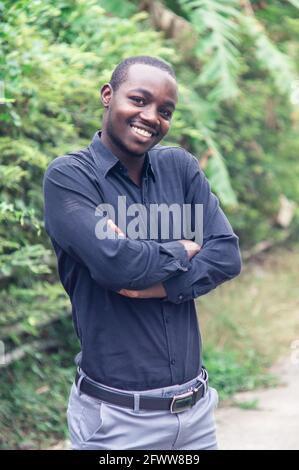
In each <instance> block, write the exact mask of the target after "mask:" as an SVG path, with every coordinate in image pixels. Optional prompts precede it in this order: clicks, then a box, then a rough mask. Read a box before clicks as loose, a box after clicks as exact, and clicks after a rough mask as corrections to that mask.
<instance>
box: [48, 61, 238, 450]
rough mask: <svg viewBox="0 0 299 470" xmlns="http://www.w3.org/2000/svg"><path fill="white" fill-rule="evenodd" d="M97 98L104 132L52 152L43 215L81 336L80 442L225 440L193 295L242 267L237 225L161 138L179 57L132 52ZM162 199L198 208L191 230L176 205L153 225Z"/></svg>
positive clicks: (203, 445)
mask: <svg viewBox="0 0 299 470" xmlns="http://www.w3.org/2000/svg"><path fill="white" fill-rule="evenodd" d="M101 99H102V103H103V106H104V108H105V111H104V117H103V122H102V130H101V132H98V133H96V134H95V136H94V138H93V140H92V142H91V144H90V146H89V147H87V148H85V149H83V150H81V151H79V152H73V153H70V154H68V155H65V156H63V157H59V158H56V159H55V160H54V161H53V162H51V164H50V165H49V167H48V169H47V171H46V174H45V178H44V197H45V226H46V230H47V233H48V234H49V236H50V238H51V241H52V244H53V247H54V249H55V252H56V255H57V258H58V269H59V275H60V279H61V282H62V284H63V286H64V288H65V290H66V292H67V293H68V295H69V297H70V300H71V303H72V314H73V321H74V326H75V329H76V333H77V335H78V337H79V339H80V343H81V349H82V353H81V354H80V355H79V356H78V360H77V364H78V371H77V374H76V380H75V383H74V385H73V387H72V390H71V395H70V400H69V406H68V424H69V429H70V435H71V441H72V447H73V449H96V450H100V449H110V450H113V449H120V450H123V449H197V450H198V449H216V448H217V443H216V437H215V424H214V418H213V411H214V407H215V406H216V403H217V392H216V390H214V389H212V388H211V387H209V386H208V381H207V372H206V370H205V369H204V368H203V366H202V357H201V340H200V333H199V328H198V323H197V317H196V310H195V304H194V299H195V298H196V297H198V296H200V295H204V294H206V293H207V292H209V291H210V290H211V289H214V288H215V287H217V285H219V284H221V283H222V282H224V281H226V280H228V279H231V278H233V277H234V276H236V275H238V274H239V272H240V265H241V263H240V253H239V248H238V238H237V237H236V235H234V233H233V231H232V228H231V226H230V224H229V222H228V221H227V219H226V217H225V215H224V214H223V212H222V210H221V209H220V208H219V204H218V200H217V198H216V197H215V196H214V195H213V194H212V193H211V191H210V186H209V184H208V182H207V180H206V178H205V177H204V175H203V172H202V171H201V170H200V168H199V165H198V161H197V160H196V158H195V157H193V156H192V155H190V154H189V153H188V152H186V151H185V150H183V149H181V148H178V147H163V146H159V145H157V144H158V143H159V141H160V140H161V139H162V138H163V137H164V136H165V135H166V134H167V132H168V130H169V128H170V123H171V118H172V115H173V112H174V109H175V106H176V103H177V84H176V79H175V75H174V72H173V70H172V68H171V67H170V66H169V65H168V64H166V63H165V62H163V61H161V60H159V59H156V58H152V57H148V56H138V57H131V58H128V59H126V60H125V61H123V62H122V63H121V64H119V65H118V66H117V67H116V69H115V70H114V72H113V74H112V77H111V81H110V83H108V84H105V85H104V86H103V87H102V90H101ZM161 204H164V206H163V207H164V208H165V207H170V206H171V207H172V208H173V207H175V208H178V207H179V208H182V207H183V206H184V207H185V206H186V207H187V206H188V207H189V208H190V207H191V212H190V214H191V225H190V227H189V232H188V233H190V235H188V234H187V236H186V235H185V232H184V231H183V230H180V229H182V226H183V225H184V224H183V223H182V219H180V217H179V214H177V213H176V214H175V211H174V212H173V213H172V214H168V215H169V217H168V220H166V218H165V217H164V216H162V217H161V214H160V217H159V214H158V218H156V220H154V222H153V220H152V219H153V217H151V218H150V222H151V225H152V226H153V228H152V227H151V228H150V227H149V224H148V220H149V218H147V216H148V215H152V213H153V212H151V210H152V207H157V205H161ZM174 205H175V206H174ZM198 207H202V213H203V227H202V228H203V237H202V240H201V239H200V238H198V237H196V236H195V235H194V233H195V232H196V228H198V225H199V222H198V220H197V218H196V210H195V209H196V208H198ZM160 208H161V207H160ZM136 210H137V212H138V210H139V214H141V216H140V217H139V218H138V223H136V218H134V215H136ZM186 213H187V212H186ZM155 214H156V215H157V211H156V213H155ZM185 215H186V214H185ZM113 218H114V220H113ZM142 222H144V225H143V232H142V231H141V228H140V226H141V225H142ZM132 224H133V229H132ZM165 228H166V229H170V230H169V234H168V236H164V234H163V231H165ZM141 232H142V234H143V235H142V236H140V233H141ZM134 233H137V236H136V237H135V236H134ZM175 233H179V234H182V235H184V236H179V237H178V236H174V235H175ZM192 239H193V240H192Z"/></svg>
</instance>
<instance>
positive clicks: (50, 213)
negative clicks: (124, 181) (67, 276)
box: [43, 157, 189, 290]
mask: <svg viewBox="0 0 299 470" xmlns="http://www.w3.org/2000/svg"><path fill="white" fill-rule="evenodd" d="M63 158H69V157H60V158H59V159H57V160H58V162H57V161H55V160H54V162H52V163H51V164H50V166H49V167H48V169H47V171H46V173H45V176H44V181H43V190H44V219H45V229H46V232H47V233H48V235H49V236H50V238H51V239H52V240H55V242H56V243H57V244H58V245H59V246H60V247H61V249H62V250H64V251H65V252H66V253H67V254H68V255H70V256H71V257H73V258H74V259H75V260H76V261H77V262H78V263H81V264H83V265H84V266H85V267H86V268H87V269H88V270H89V273H90V275H91V277H92V278H93V279H94V280H95V281H96V282H97V283H98V284H100V285H101V286H102V287H104V288H107V289H111V290H120V289H122V288H125V289H145V288H147V287H150V286H151V285H153V284H155V283H157V282H162V281H163V280H165V279H167V278H169V277H170V276H172V275H174V274H176V273H178V272H183V271H186V270H188V266H189V260H188V255H187V252H186V250H185V249H184V247H183V245H182V244H181V243H179V242H177V241H175V242H169V243H163V244H160V243H157V242H155V241H151V240H149V241H147V240H146V241H143V240H130V239H123V238H116V239H111V238H105V239H99V238H98V237H97V236H96V224H97V222H98V221H99V217H98V216H97V215H96V207H97V206H98V205H99V204H100V203H102V202H103V201H102V200H101V196H100V193H99V188H97V187H96V181H93V179H92V177H91V176H90V174H89V171H87V169H85V168H84V167H83V166H80V164H77V163H75V162H68V163H67V162H61V160H62V159H63Z"/></svg>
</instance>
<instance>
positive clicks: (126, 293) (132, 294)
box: [118, 289, 139, 299]
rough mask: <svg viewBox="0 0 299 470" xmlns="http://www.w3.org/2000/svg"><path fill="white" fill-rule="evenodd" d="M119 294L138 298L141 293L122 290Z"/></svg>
mask: <svg viewBox="0 0 299 470" xmlns="http://www.w3.org/2000/svg"><path fill="white" fill-rule="evenodd" d="M118 294H120V295H124V296H125V297H131V298H134V299H135V298H137V297H138V295H139V293H138V291H137V290H129V289H121V290H119V291H118Z"/></svg>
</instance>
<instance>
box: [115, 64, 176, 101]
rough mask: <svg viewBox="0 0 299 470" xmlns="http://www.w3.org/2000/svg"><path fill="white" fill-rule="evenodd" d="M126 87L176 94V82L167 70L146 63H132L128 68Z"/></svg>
mask: <svg viewBox="0 0 299 470" xmlns="http://www.w3.org/2000/svg"><path fill="white" fill-rule="evenodd" d="M123 84H124V85H125V86H126V88H127V89H128V88H132V89H133V88H139V89H147V90H149V91H150V92H152V93H153V92H155V91H161V90H163V92H167V94H171V95H172V96H173V98H175V97H176V96H177V83H176V80H175V78H174V77H172V76H171V75H170V74H169V73H168V72H167V71H165V70H161V69H159V68H158V67H154V66H152V65H147V64H133V65H131V66H130V67H129V69H128V74H127V79H126V81H125V82H124V83H123Z"/></svg>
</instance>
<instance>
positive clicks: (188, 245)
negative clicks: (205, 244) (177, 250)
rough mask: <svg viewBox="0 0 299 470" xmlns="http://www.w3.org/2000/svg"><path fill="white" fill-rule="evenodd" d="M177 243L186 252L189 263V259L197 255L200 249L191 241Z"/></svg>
mask: <svg viewBox="0 0 299 470" xmlns="http://www.w3.org/2000/svg"><path fill="white" fill-rule="evenodd" d="M178 241H179V242H180V243H181V244H182V245H183V247H184V248H185V250H186V251H187V253H188V258H189V261H190V259H191V258H193V256H195V255H197V253H199V251H200V249H201V246H200V245H198V243H195V242H192V241H191V240H178Z"/></svg>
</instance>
